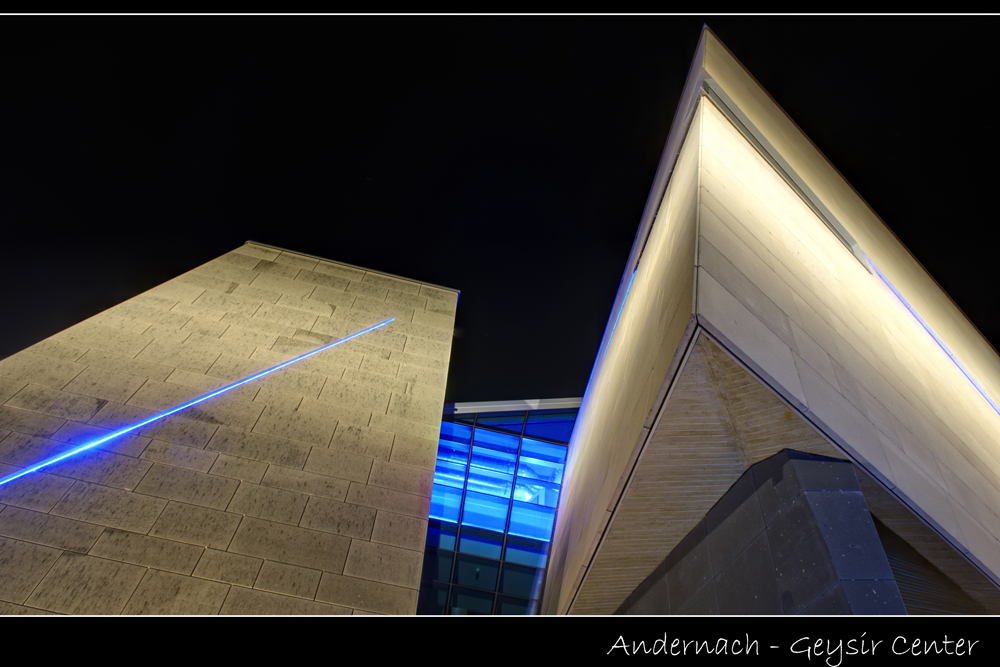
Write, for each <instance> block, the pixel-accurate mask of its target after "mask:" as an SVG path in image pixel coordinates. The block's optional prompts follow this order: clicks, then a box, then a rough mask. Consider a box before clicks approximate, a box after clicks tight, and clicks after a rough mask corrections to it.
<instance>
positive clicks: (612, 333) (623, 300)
mask: <svg viewBox="0 0 1000 667" xmlns="http://www.w3.org/2000/svg"><path fill="white" fill-rule="evenodd" d="M638 270H639V267H638V266H636V267H635V268H634V269H632V277H631V278H629V279H628V287H626V288H625V296H623V297H622V303H621V306H619V308H618V314H617V315H615V323H614V324H612V325H611V334H610V335H609V336H608V344H607V345H605V346H604V349H603V350H602V351H601V361H603V360H604V355H605V354H606V353H607V351H608V348H609V347H611V339H612V338H614V336H615V329H617V328H618V319H619V318H620V317H621V316H622V311H623V310H625V302H626V301H628V293H629V292H631V291H632V281H633V280H635V273H636V271H638Z"/></svg>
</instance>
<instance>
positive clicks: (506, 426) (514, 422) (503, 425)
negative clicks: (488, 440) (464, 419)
mask: <svg viewBox="0 0 1000 667" xmlns="http://www.w3.org/2000/svg"><path fill="white" fill-rule="evenodd" d="M524 414H525V413H523V412H484V413H481V414H480V415H479V417H478V418H477V419H476V426H486V427H487V428H492V429H495V430H497V431H507V432H509V433H517V434H518V435H521V426H522V425H523V424H524Z"/></svg>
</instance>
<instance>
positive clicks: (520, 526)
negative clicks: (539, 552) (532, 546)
mask: <svg viewBox="0 0 1000 667" xmlns="http://www.w3.org/2000/svg"><path fill="white" fill-rule="evenodd" d="M555 518H556V510H555V508H554V507H540V506H538V505H529V504H527V503H521V502H518V501H516V500H515V501H514V507H513V509H512V510H511V512H510V530H509V531H508V532H509V533H510V534H511V535H517V536H518V537H529V538H531V539H535V540H542V541H544V542H548V541H549V540H550V539H551V538H552V525H553V524H554V523H555Z"/></svg>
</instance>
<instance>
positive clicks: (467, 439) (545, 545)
mask: <svg viewBox="0 0 1000 667" xmlns="http://www.w3.org/2000/svg"><path fill="white" fill-rule="evenodd" d="M578 410H579V408H571V409H554V410H520V411H508V412H481V413H478V414H455V415H446V416H445V417H444V420H443V421H442V422H441V437H440V440H439V443H438V455H437V466H436V468H435V471H434V491H433V494H432V496H431V511H430V521H429V525H428V529H427V544H426V547H425V550H424V566H423V573H422V575H421V582H420V599H419V602H418V604H417V613H418V614H534V613H536V612H537V610H538V599H539V596H540V595H541V592H542V582H543V581H544V577H545V567H546V564H547V561H548V554H549V542H550V540H551V539H552V527H553V526H554V525H555V518H556V509H557V507H558V505H559V490H560V488H561V486H562V478H563V469H564V468H565V465H566V451H567V446H568V443H569V437H570V434H571V433H572V432H573V424H574V423H575V422H576V416H577V412H578Z"/></svg>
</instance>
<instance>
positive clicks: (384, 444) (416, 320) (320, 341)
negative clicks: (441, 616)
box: [0, 244, 456, 614]
mask: <svg viewBox="0 0 1000 667" xmlns="http://www.w3.org/2000/svg"><path fill="white" fill-rule="evenodd" d="M455 301H456V293H455V292H449V291H448V290H443V289H440V288H435V287H431V286H426V285H421V284H419V283H416V282H411V281H407V280H403V279H398V278H392V277H388V276H381V275H377V274H374V273H371V272H367V271H364V270H361V269H357V268H354V267H347V266H343V265H338V264H335V263H333V262H329V261H325V260H319V259H316V258H311V257H307V256H303V255H297V254H295V253H290V252H286V251H279V250H275V249H272V248H268V247H266V246H258V245H254V244H248V245H245V246H242V247H240V248H238V249H236V250H235V251H233V252H231V253H228V254H226V255H223V256H222V257H220V258H218V259H216V260H213V261H211V262H209V263H208V264H205V265H203V266H201V267H198V268H196V269H194V270H192V271H190V272H188V273H186V274H184V275H183V276H180V277H178V278H176V279H174V280H171V281H169V282H167V283H164V284H163V285H160V286H158V287H156V288H154V289H152V290H150V291H148V292H146V293H144V294H141V295H139V296H137V297H135V298H133V299H130V300H129V301H126V302H124V303H123V304H120V305H118V306H115V307H114V308H112V309H110V310H109V311H106V312H104V313H101V314H99V315H97V316H95V317H93V318H91V319H90V320H87V321H86V322H82V323H80V324H78V325H76V326H74V327H71V328H70V329H67V330H66V331H63V332H60V333H58V334H56V335H55V336H53V337H52V338H50V339H47V340H45V341H41V342H40V343H38V344H36V345H34V346H32V347H31V348H30V349H29V350H26V351H24V352H21V353H18V354H16V355H14V356H12V357H9V358H7V359H3V360H0V476H2V475H8V474H11V473H14V472H16V471H17V470H19V469H20V468H22V467H25V466H28V465H31V464H33V463H35V462H38V461H40V460H42V459H45V458H47V457H49V456H52V455H53V454H54V453H58V452H62V451H67V450H69V449H72V448H74V447H77V446H79V445H83V444H88V443H91V442H93V441H94V440H96V439H98V438H103V437H105V436H107V435H110V434H112V433H114V432H115V431H117V430H118V429H121V428H122V427H124V426H129V425H132V424H136V423H138V422H140V421H143V420H146V419H150V418H153V417H156V416H157V415H158V414H159V413H160V412H162V411H166V410H171V409H173V408H174V407H176V406H178V405H180V404H183V403H185V402H187V401H191V400H192V399H196V398H199V397H201V396H204V395H206V394H207V393H209V392H212V391H215V390H217V389H220V388H222V387H224V386H226V385H227V384H229V383H232V382H236V381H240V380H243V379H244V378H247V377H249V376H250V375H252V374H255V373H258V372H260V371H263V370H266V369H269V368H271V367H273V366H275V365H277V364H281V363H283V362H286V361H288V360H289V359H291V358H292V357H293V356H295V355H299V354H303V353H305V352H309V351H312V350H314V349H316V348H317V347H318V346H320V345H324V344H327V343H329V342H332V341H334V340H336V339H338V338H340V337H343V336H346V335H349V334H352V333H354V332H356V331H358V330H360V329H362V328H364V327H368V326H370V325H372V324H375V323H377V322H379V321H380V320H382V319H385V318H386V317H396V318H397V320H396V322H395V323H394V324H395V328H391V327H392V325H390V326H389V327H386V328H383V329H380V330H377V331H375V332H372V333H371V334H370V335H369V337H368V338H358V339H357V340H352V341H349V342H346V343H344V344H343V345H341V346H337V347H334V348H331V349H329V350H326V351H324V352H323V353H321V354H318V355H316V356H313V357H310V358H308V359H306V360H303V361H302V362H301V363H298V364H296V365H295V366H291V367H288V368H285V369H282V370H279V371H276V372H274V373H271V374H269V375H267V376H266V377H263V378H260V379H258V380H254V381H252V382H248V383H246V384H243V385H241V386H239V387H238V388H235V389H233V390H231V391H229V392H227V393H225V394H223V395H220V396H216V397H213V398H211V399H208V400H205V401H202V402H200V403H198V404H197V405H195V406H192V407H189V408H186V409H185V410H184V411H183V412H180V413H178V414H176V415H172V416H170V417H167V418H163V419H157V420H156V421H153V422H151V423H149V424H147V425H144V426H142V427H141V428H140V429H137V430H136V431H134V432H132V433H129V434H127V435H125V436H120V437H117V438H113V439H111V440H108V441H107V442H104V443H102V444H100V445H98V446H96V447H95V448H93V449H92V450H90V451H88V452H86V453H85V454H82V455H79V456H78V457H74V458H71V459H67V460H66V461H63V462H60V463H59V464H56V465H54V466H52V467H51V468H50V469H48V470H46V471H40V472H37V473H34V474H32V475H28V476H25V477H24V478H22V479H19V480H16V481H15V482H12V483H10V484H8V485H5V486H3V487H0V613H10V614H14V613H17V614H20V613H70V614H73V613H88V614H118V613H124V614H219V613H222V614H350V613H352V611H355V610H357V611H359V612H363V613H382V614H386V613H413V612H414V611H415V609H416V589H417V587H418V585H419V576H420V572H419V570H420V559H421V558H422V556H421V551H420V550H421V548H422V542H423V539H424V534H425V532H426V529H427V513H428V510H429V499H428V498H427V494H428V493H429V491H428V489H429V486H430V480H431V478H432V474H433V473H432V470H433V466H434V456H435V452H436V446H437V429H438V424H439V422H440V415H441V413H442V406H443V400H444V394H443V389H444V382H445V379H446V376H447V369H448V355H449V353H450V346H451V335H452V326H453V322H454V303H455ZM411 338H414V339H416V338H419V339H420V341H416V340H414V341H413V342H410V339H411ZM408 346H409V347H410V348H411V349H412V352H407V351H406V350H407V347H408ZM394 354H395V355H397V357H398V358H392V357H393V355H394ZM389 413H391V414H389ZM376 463H377V464H378V465H377V466H376V467H373V465H374V464H376ZM352 494H353V495H352ZM349 496H350V497H349ZM349 558H350V566H351V574H350V576H344V574H343V573H344V568H345V565H346V564H347V563H348V560H349ZM324 582H325V584H324Z"/></svg>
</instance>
